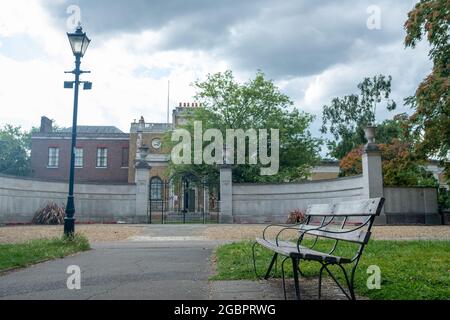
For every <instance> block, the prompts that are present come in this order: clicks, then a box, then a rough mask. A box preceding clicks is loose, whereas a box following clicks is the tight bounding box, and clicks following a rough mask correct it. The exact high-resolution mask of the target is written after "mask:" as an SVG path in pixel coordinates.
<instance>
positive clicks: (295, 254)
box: [256, 238, 351, 263]
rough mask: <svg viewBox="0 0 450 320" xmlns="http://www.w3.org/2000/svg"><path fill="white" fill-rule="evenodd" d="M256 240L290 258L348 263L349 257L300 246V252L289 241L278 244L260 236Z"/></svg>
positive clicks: (295, 245) (294, 244)
mask: <svg viewBox="0 0 450 320" xmlns="http://www.w3.org/2000/svg"><path fill="white" fill-rule="evenodd" d="M256 241H257V242H258V243H259V244H260V245H262V246H263V247H265V248H267V249H270V250H272V251H274V252H277V253H279V254H281V255H284V256H287V257H291V258H300V259H303V260H313V261H322V262H327V263H350V262H351V259H348V258H342V257H338V256H334V255H330V254H326V253H323V252H320V251H316V250H312V249H308V248H306V247H303V246H300V252H299V251H298V249H297V244H296V243H293V242H290V241H278V246H277V244H276V242H275V241H272V240H264V239H261V238H257V239H256Z"/></svg>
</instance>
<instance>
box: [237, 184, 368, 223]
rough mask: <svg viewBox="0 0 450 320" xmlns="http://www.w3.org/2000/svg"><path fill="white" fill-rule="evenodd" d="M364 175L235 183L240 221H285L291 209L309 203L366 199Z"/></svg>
mask: <svg viewBox="0 0 450 320" xmlns="http://www.w3.org/2000/svg"><path fill="white" fill-rule="evenodd" d="M363 192H364V190H363V181H362V176H358V177H352V178H342V179H333V180H321V181H311V182H305V183H283V184H234V185H233V217H234V222H236V223H271V222H280V223H285V222H286V219H287V216H288V214H289V212H290V211H292V210H294V209H300V210H303V211H304V210H305V209H306V207H307V206H308V205H309V204H315V203H328V202H336V201H345V200H353V199H362V198H363V197H364V195H363Z"/></svg>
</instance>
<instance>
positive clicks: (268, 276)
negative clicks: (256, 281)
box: [264, 253, 278, 280]
mask: <svg viewBox="0 0 450 320" xmlns="http://www.w3.org/2000/svg"><path fill="white" fill-rule="evenodd" d="M277 258H278V253H275V254H274V255H273V258H272V261H271V262H270V265H269V269H267V272H266V275H265V276H264V280H268V279H269V278H270V272H271V271H272V269H273V265H274V264H275V262H276V261H277Z"/></svg>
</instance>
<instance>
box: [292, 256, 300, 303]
mask: <svg viewBox="0 0 450 320" xmlns="http://www.w3.org/2000/svg"><path fill="white" fill-rule="evenodd" d="M298 264H299V259H297V258H292V270H293V271H294V285H295V294H296V296H297V300H300V284H299V282H298Z"/></svg>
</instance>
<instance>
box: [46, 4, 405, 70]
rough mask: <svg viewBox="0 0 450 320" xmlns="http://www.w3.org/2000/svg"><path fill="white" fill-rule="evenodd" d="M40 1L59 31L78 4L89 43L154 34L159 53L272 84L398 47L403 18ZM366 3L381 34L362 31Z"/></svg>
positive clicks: (338, 9) (340, 9)
mask: <svg viewBox="0 0 450 320" xmlns="http://www.w3.org/2000/svg"><path fill="white" fill-rule="evenodd" d="M46 1H47V6H48V8H49V10H51V11H52V12H53V16H56V17H57V20H56V21H57V23H58V24H60V25H62V26H64V25H65V20H66V18H67V15H66V13H65V10H66V8H67V6H68V5H69V4H77V5H79V6H80V8H81V10H82V17H83V23H84V24H85V25H86V27H87V29H88V30H89V32H91V33H94V35H95V37H97V38H100V39H101V38H110V37H112V36H114V35H115V34H116V33H135V32H140V31H144V30H154V31H160V32H161V34H162V37H161V38H162V41H161V43H159V45H158V48H157V49H159V50H177V49H192V50H203V51H209V52H212V53H214V54H217V55H219V56H220V57H222V58H224V59H226V60H228V61H230V62H231V64H232V66H233V68H235V69H244V70H256V69H262V70H264V71H265V72H266V73H268V75H269V76H271V77H276V78H278V77H282V78H289V77H298V76H307V75H311V74H316V73H319V72H321V71H323V70H325V69H327V68H329V67H330V66H333V65H334V64H336V63H346V62H349V61H351V59H352V58H353V56H354V53H355V50H357V49H359V50H370V49H371V47H375V46H378V45H383V44H386V43H389V42H391V41H401V40H402V39H401V33H402V25H403V20H402V19H404V18H406V11H405V8H406V5H405V4H404V3H403V4H399V3H393V2H391V1H387V0H379V1H372V0H370V1H369V0H364V1H358V2H355V1H350V0H340V1H327V0H319V1H297V0H292V1H270V0H260V1H258V0H247V1H241V0H229V1H214V0H195V1H186V0H172V1H148V0H129V1H121V0H96V1H91V0H77V1H74V0H66V1H65V2H63V3H59V4H54V2H50V1H49V0H46ZM374 3H375V4H377V3H378V4H379V6H380V8H381V9H382V18H383V29H382V30H376V31H370V30H368V29H367V27H366V21H367V18H368V14H367V13H366V9H367V7H369V6H370V5H372V4H374ZM402 12H404V15H405V16H404V17H403V16H402V15H401V13H402ZM97 41H101V40H99V39H97ZM355 44H358V48H355Z"/></svg>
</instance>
